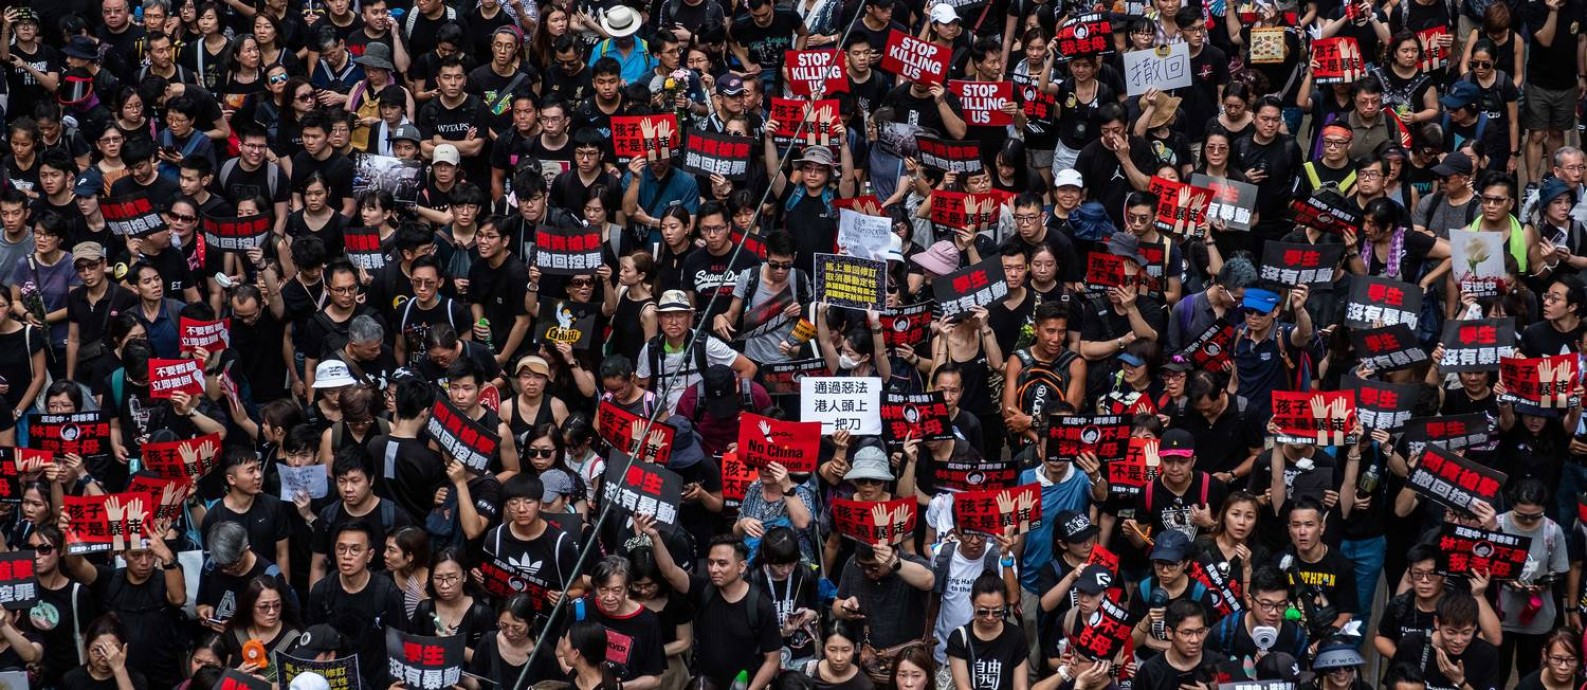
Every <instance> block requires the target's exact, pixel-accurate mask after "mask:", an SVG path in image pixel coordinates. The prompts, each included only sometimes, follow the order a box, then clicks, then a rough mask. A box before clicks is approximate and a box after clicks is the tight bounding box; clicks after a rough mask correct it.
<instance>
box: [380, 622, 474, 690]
mask: <svg viewBox="0 0 1587 690" xmlns="http://www.w3.org/2000/svg"><path fill="white" fill-rule="evenodd" d="M364 634H366V635H367V634H370V633H368V632H365V633H364ZM467 647H468V640H467V639H466V638H465V637H464V636H463V635H448V636H446V637H426V636H423V635H410V634H408V633H405V632H403V631H401V630H398V629H396V628H389V627H388V628H386V658H387V661H388V663H389V664H390V668H389V669H388V673H389V674H390V676H391V678H392V679H394V680H395V681H397V682H400V683H402V684H403V686H405V687H406V688H407V689H408V690H446V688H450V687H452V686H454V685H457V684H458V682H459V681H460V680H462V678H463V652H464V650H465V649H466V648H467Z"/></svg>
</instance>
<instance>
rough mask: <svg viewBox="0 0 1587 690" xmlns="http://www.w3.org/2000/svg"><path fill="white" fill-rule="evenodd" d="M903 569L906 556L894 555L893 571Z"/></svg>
mask: <svg viewBox="0 0 1587 690" xmlns="http://www.w3.org/2000/svg"><path fill="white" fill-rule="evenodd" d="M903 569H904V558H903V557H902V556H894V557H893V572H895V573H896V572H898V571H900V570H903Z"/></svg>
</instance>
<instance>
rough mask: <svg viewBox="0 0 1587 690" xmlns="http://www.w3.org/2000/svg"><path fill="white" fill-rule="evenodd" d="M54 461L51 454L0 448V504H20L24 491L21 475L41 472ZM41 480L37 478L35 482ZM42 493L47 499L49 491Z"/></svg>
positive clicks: (32, 450) (29, 449) (26, 449)
mask: <svg viewBox="0 0 1587 690" xmlns="http://www.w3.org/2000/svg"><path fill="white" fill-rule="evenodd" d="M54 461H55V459H54V458H53V457H51V453H49V452H47V451H42V450H34V449H31V448H9V447H6V448H0V503H21V502H22V493H23V491H24V489H25V486H24V484H23V482H22V475H23V474H24V473H27V474H30V475H31V474H34V473H37V472H42V471H43V470H44V468H45V467H47V466H49V464H50V463H52V462H54ZM34 476H35V477H37V475H34ZM42 480H43V477H37V479H36V480H35V481H42ZM29 483H31V482H29ZM44 493H45V496H46V497H48V495H49V490H48V489H46V490H45V491H44Z"/></svg>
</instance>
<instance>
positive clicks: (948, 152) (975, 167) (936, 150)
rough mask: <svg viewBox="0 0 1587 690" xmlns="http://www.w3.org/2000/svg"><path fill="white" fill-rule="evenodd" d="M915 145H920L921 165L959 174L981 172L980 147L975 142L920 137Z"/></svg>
mask: <svg viewBox="0 0 1587 690" xmlns="http://www.w3.org/2000/svg"><path fill="white" fill-rule="evenodd" d="M916 143H918V144H919V145H920V154H919V158H920V162H921V164H923V165H928V166H931V167H933V168H936V169H938V170H942V171H944V172H956V173H961V174H962V173H973V172H979V171H980V170H981V145H980V144H979V143H977V142H974V141H954V140H951V139H938V138H935V137H920V139H919V140H918V141H917V142H916ZM933 196H935V194H933Z"/></svg>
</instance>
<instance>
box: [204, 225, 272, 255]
mask: <svg viewBox="0 0 1587 690" xmlns="http://www.w3.org/2000/svg"><path fill="white" fill-rule="evenodd" d="M203 222H204V242H205V243H206V246H207V247H208V248H209V249H224V250H226V251H233V252H240V251H246V250H249V249H253V248H254V247H257V246H259V245H261V244H264V240H265V236H266V235H269V234H270V228H271V227H272V226H273V222H272V221H271V220H270V217H269V216H251V217H248V218H211V217H209V216H204V221H203Z"/></svg>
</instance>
